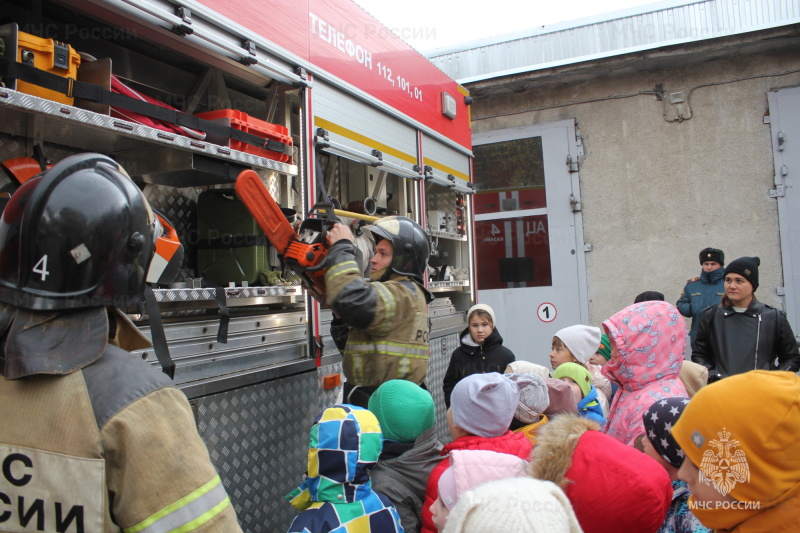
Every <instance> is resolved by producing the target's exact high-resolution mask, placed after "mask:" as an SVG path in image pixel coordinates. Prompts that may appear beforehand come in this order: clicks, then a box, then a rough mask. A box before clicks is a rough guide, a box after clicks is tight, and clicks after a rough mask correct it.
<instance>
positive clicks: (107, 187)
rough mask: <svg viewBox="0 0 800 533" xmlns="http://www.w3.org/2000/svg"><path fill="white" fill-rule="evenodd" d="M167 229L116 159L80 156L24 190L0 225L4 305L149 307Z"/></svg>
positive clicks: (8, 207) (0, 297)
mask: <svg viewBox="0 0 800 533" xmlns="http://www.w3.org/2000/svg"><path fill="white" fill-rule="evenodd" d="M158 232H159V224H158V221H157V219H156V217H155V215H154V214H153V211H152V209H151V208H150V205H149V203H148V202H147V200H146V199H145V198H144V196H143V195H142V193H141V191H140V190H139V188H138V187H137V186H136V184H135V183H134V182H133V181H132V180H131V179H130V177H129V176H128V174H127V173H126V172H125V170H123V169H122V168H121V167H120V166H119V165H118V164H117V163H116V162H115V161H114V160H113V159H111V158H109V157H107V156H104V155H101V154H93V153H86V154H78V155H73V156H70V157H67V158H65V159H63V160H62V161H60V162H58V163H57V164H56V165H54V166H53V167H52V168H51V169H49V170H47V171H46V172H44V173H43V174H41V175H40V176H37V177H35V178H32V179H30V180H29V181H27V182H26V183H25V184H23V185H22V186H21V187H20V188H19V189H18V190H17V191H16V192H15V193H14V195H13V196H12V197H11V200H10V201H9V202H8V204H7V205H6V207H5V209H4V210H3V214H2V219H0V301H2V302H4V303H7V304H10V305H13V306H15V307H20V308H23V309H30V310H34V311H47V310H61V309H79V308H87V307H107V306H114V307H122V308H125V307H129V306H132V305H135V304H136V303H137V302H139V301H140V300H141V297H142V294H143V292H144V287H145V277H146V274H147V271H148V267H149V265H150V262H151V261H152V259H153V253H154V250H155V239H157V238H158Z"/></svg>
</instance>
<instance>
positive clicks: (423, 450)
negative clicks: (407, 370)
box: [369, 379, 442, 531]
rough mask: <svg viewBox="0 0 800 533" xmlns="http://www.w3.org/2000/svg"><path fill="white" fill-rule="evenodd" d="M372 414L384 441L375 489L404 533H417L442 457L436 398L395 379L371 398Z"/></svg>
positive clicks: (375, 471)
mask: <svg viewBox="0 0 800 533" xmlns="http://www.w3.org/2000/svg"><path fill="white" fill-rule="evenodd" d="M369 410H370V411H372V413H373V414H374V415H375V418H377V419H378V423H379V424H380V426H381V431H382V432H383V438H384V441H383V451H382V452H381V455H380V458H379V460H378V465H377V466H376V467H375V468H374V469H373V470H372V472H370V478H371V480H372V488H373V489H374V490H376V491H378V492H380V493H381V494H383V495H385V496H386V497H388V498H389V500H391V501H392V503H393V504H394V506H395V508H396V509H397V512H398V514H399V515H400V519H401V521H402V524H403V527H404V528H405V530H406V531H419V530H420V528H421V524H422V522H421V517H420V514H419V512H420V510H421V509H422V503H423V502H424V501H425V487H426V484H427V482H428V477H429V476H430V474H431V471H432V470H433V467H434V466H436V465H437V464H438V463H439V461H440V460H441V452H442V444H441V443H440V442H439V440H438V439H437V438H436V426H435V424H434V422H435V414H434V405H433V398H432V397H431V394H430V393H429V392H428V391H426V390H425V389H423V388H422V387H420V386H419V385H416V384H415V383H412V382H411V381H407V380H404V379H393V380H390V381H387V382H386V383H384V384H382V385H381V386H380V387H378V389H377V390H376V391H375V392H374V393H373V394H372V396H370V399H369Z"/></svg>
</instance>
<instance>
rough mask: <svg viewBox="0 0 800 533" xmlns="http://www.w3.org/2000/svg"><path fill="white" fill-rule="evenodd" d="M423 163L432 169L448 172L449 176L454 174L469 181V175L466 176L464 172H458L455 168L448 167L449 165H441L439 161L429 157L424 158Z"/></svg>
mask: <svg viewBox="0 0 800 533" xmlns="http://www.w3.org/2000/svg"><path fill="white" fill-rule="evenodd" d="M423 161H424V163H425V164H426V165H428V166H430V167H433V168H438V169H439V170H441V171H442V172H447V173H448V174H452V175H453V176H455V177H457V178H461V179H462V180H464V181H469V176H468V175H467V174H464V173H463V172H461V171H458V170H456V169H454V168H453V167H448V166H447V165H445V164H443V163H439V162H438V161H434V160H433V159H431V158H429V157H426V158H424V159H423Z"/></svg>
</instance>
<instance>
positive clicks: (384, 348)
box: [345, 342, 430, 359]
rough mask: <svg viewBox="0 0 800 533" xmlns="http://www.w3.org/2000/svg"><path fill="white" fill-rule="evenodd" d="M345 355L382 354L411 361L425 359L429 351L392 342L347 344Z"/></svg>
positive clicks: (417, 346) (411, 345) (416, 346)
mask: <svg viewBox="0 0 800 533" xmlns="http://www.w3.org/2000/svg"><path fill="white" fill-rule="evenodd" d="M345 353H346V354H348V355H353V356H360V355H369V354H383V355H391V356H393V357H411V358H413V359H427V358H428V356H429V355H430V350H428V348H427V347H425V348H422V347H420V346H419V345H413V344H398V343H394V342H381V343H375V344H348V345H347V349H346V350H345Z"/></svg>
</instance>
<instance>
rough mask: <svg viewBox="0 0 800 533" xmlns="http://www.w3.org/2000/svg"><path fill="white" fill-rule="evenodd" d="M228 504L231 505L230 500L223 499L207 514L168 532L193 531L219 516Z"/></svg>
mask: <svg viewBox="0 0 800 533" xmlns="http://www.w3.org/2000/svg"><path fill="white" fill-rule="evenodd" d="M230 504H231V499H230V498H225V499H224V500H223V501H221V502H219V503H218V504H217V505H215V506H214V507H213V508H211V509H209V510H208V512H207V513H203V514H202V515H200V516H198V517H197V518H195V519H194V520H192V521H191V522H189V523H188V524H186V525H185V526H182V527H179V528H177V529H173V530H172V531H170V533H187V532H189V531H194V530H195V529H197V528H198V527H200V526H202V525H203V524H205V523H206V522H208V521H210V520H211V519H212V518H214V517H215V516H217V515H218V514H220V513H221V512H222V511H224V510H225V508H226V507H228V506H229V505H230Z"/></svg>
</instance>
